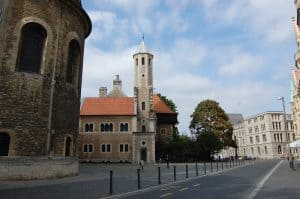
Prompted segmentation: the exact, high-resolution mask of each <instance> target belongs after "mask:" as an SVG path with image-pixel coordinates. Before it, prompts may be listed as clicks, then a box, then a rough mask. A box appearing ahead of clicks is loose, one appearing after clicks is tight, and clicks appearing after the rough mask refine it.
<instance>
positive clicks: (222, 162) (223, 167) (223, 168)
mask: <svg viewBox="0 0 300 199" xmlns="http://www.w3.org/2000/svg"><path fill="white" fill-rule="evenodd" d="M222 170H224V166H223V160H222Z"/></svg>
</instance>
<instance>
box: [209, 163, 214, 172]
mask: <svg viewBox="0 0 300 199" xmlns="http://www.w3.org/2000/svg"><path fill="white" fill-rule="evenodd" d="M213 171H214V170H213V165H212V162H210V172H211V173H212V172H213Z"/></svg>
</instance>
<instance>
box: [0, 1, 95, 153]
mask: <svg viewBox="0 0 300 199" xmlns="http://www.w3.org/2000/svg"><path fill="white" fill-rule="evenodd" d="M82 13H83V11H82V10H81V9H80V7H78V5H72V4H71V3H70V2H69V1H60V0H49V1H45V0H10V1H9V5H8V7H7V9H6V14H7V15H6V21H5V25H4V26H2V27H0V28H1V30H0V33H3V32H4V33H9V34H6V35H5V38H4V39H3V46H2V49H1V52H0V54H1V57H0V59H1V60H0V94H1V97H0V110H1V114H0V121H1V122H0V131H1V132H8V133H9V134H10V135H11V136H12V135H14V140H12V141H11V143H13V144H14V145H13V146H10V147H11V148H13V149H14V150H13V153H11V152H10V155H18V156H27V155H33V156H36V155H46V154H47V150H46V145H47V132H48V122H49V116H50V115H51V114H49V111H50V110H52V112H51V113H52V117H51V127H52V128H51V129H52V132H53V135H52V142H51V144H52V147H53V148H52V150H53V152H54V155H58V156H60V155H63V154H62V152H63V147H64V146H63V143H64V142H63V137H65V136H70V135H71V137H72V139H74V140H73V143H77V142H76V140H77V136H78V121H79V105H80V103H79V101H80V92H81V89H80V88H81V74H82V56H83V47H84V38H85V37H86V36H87V35H88V33H89V25H90V24H89V20H88V18H86V15H84V14H82ZM28 22H36V23H39V24H40V25H42V26H43V27H44V28H45V29H46V31H47V36H48V37H47V40H46V44H45V50H44V54H43V59H42V64H41V72H40V73H26V72H18V71H16V60H17V54H18V47H19V38H20V31H21V29H22V27H23V25H24V24H26V23H28ZM71 39H76V40H77V41H78V42H79V44H80V47H81V53H82V54H81V58H80V64H79V66H80V67H79V68H78V69H77V70H78V72H77V74H76V75H77V77H76V82H75V83H74V84H73V85H71V84H69V83H66V65H67V59H68V45H69V41H70V40H71ZM54 71H55V82H54V89H53V104H51V95H52V75H53V72H54ZM73 149H74V152H75V151H76V146H74V147H73ZM74 154H75V153H74Z"/></svg>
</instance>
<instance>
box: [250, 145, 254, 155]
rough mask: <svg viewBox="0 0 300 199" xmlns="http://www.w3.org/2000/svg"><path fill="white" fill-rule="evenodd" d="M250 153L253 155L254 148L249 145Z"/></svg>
mask: <svg viewBox="0 0 300 199" xmlns="http://www.w3.org/2000/svg"><path fill="white" fill-rule="evenodd" d="M251 154H252V155H254V149H253V147H251Z"/></svg>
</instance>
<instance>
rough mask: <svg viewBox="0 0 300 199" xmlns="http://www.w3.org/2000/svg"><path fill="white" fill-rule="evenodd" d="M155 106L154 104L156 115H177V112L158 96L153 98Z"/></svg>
mask: <svg viewBox="0 0 300 199" xmlns="http://www.w3.org/2000/svg"><path fill="white" fill-rule="evenodd" d="M153 104H154V111H155V112H156V113H172V114H177V113H176V112H174V111H172V110H171V109H170V107H169V106H168V105H167V104H166V103H165V102H164V101H163V100H162V99H161V98H160V97H159V96H158V95H154V96H153Z"/></svg>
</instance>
